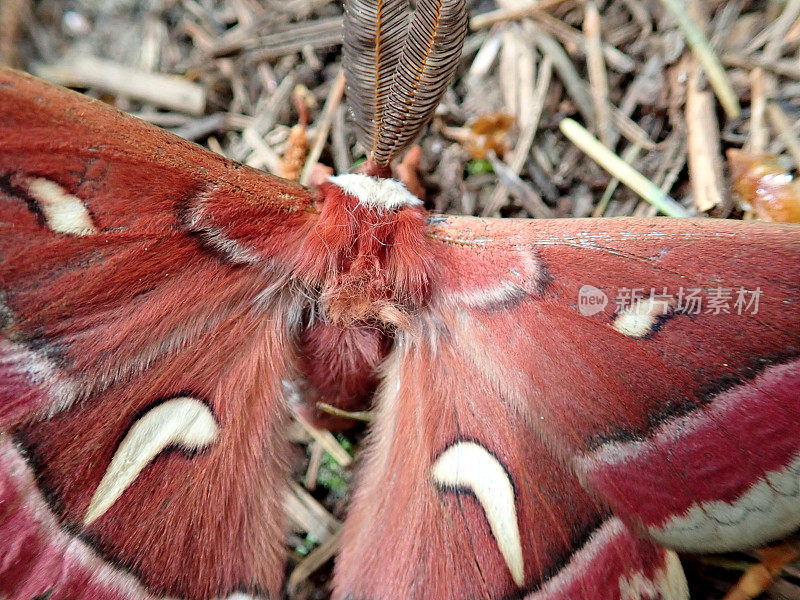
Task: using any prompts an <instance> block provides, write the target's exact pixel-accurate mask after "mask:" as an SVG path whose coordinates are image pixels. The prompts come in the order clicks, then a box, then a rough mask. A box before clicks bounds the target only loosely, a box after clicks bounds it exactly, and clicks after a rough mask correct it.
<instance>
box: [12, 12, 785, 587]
mask: <svg viewBox="0 0 800 600" xmlns="http://www.w3.org/2000/svg"><path fill="white" fill-rule="evenodd" d="M465 31H466V12H465V8H464V4H463V2H462V1H460V0H441V1H438V0H419V2H418V3H417V8H416V10H415V12H414V13H413V14H412V13H410V12H409V7H408V4H407V2H406V1H405V0H385V1H383V2H375V1H373V0H349V1H348V4H347V6H346V32H347V33H346V39H345V64H346V70H347V77H348V83H349V91H348V94H349V97H350V101H351V103H352V105H353V110H354V115H355V119H356V123H357V124H358V125H359V131H360V138H361V142H362V144H363V145H364V146H365V147H366V148H369V149H370V153H369V160H368V161H367V163H366V164H365V165H364V166H363V167H362V169H361V170H360V171H359V172H356V173H350V174H342V175H338V176H335V177H331V178H330V179H329V180H328V181H326V182H324V183H322V184H321V185H319V186H317V187H316V188H314V189H307V188H304V187H302V186H300V185H297V184H293V183H290V182H287V181H284V180H281V179H278V178H276V177H272V176H269V175H267V174H264V173H261V172H258V171H255V170H252V169H249V168H247V167H244V166H242V165H239V164H236V163H233V162H231V161H229V160H226V159H224V158H222V157H220V156H217V155H215V154H212V153H210V152H208V151H206V150H203V149H201V148H200V147H198V146H195V145H193V144H190V143H188V142H185V141H182V140H180V139H178V138H176V137H175V136H172V135H170V134H168V133H166V132H164V131H161V130H159V129H157V128H155V127H152V126H150V125H148V124H145V123H143V122H141V121H138V120H136V119H134V118H132V117H129V116H126V115H124V114H122V113H120V112H118V111H115V110H113V109H111V108H109V107H106V106H104V105H102V104H100V103H98V102H95V101H92V100H89V99H86V98H84V97H82V96H79V95H77V94H75V93H72V92H68V91H66V90H63V89H60V88H57V87H54V86H52V85H49V84H46V83H44V82H42V81H39V80H37V79H35V78H33V77H30V76H28V75H25V74H22V73H19V72H15V71H11V70H7V69H4V70H2V71H0V282H1V283H2V293H1V295H0V327H1V328H2V336H1V337H0V596H1V597H4V598H7V599H15V600H16V599H29V598H36V597H47V598H50V599H51V600H57V599H67V598H68V599H72V598H87V599H88V598H91V599H95V600H96V599H136V600H143V599H149V598H185V599H187V600H206V599H213V598H234V597H235V598H242V597H243V596H244V595H248V596H254V597H262V598H279V597H280V594H281V586H282V582H283V577H284V568H285V556H284V552H285V551H284V547H285V517H284V514H283V509H282V502H281V499H282V497H283V492H284V490H285V489H286V486H287V470H288V466H287V465H288V460H287V455H288V452H289V450H290V449H289V445H288V441H287V439H286V434H285V429H286V428H285V425H286V422H287V418H288V409H287V391H286V390H287V386H289V385H291V384H293V383H297V382H302V383H303V385H304V386H305V388H306V389H308V390H310V392H309V393H310V394H311V396H312V397H313V398H316V399H323V400H325V401H326V402H329V403H332V404H335V405H338V406H342V407H345V408H353V407H356V406H361V405H363V404H364V403H365V402H371V403H372V406H373V407H374V412H375V415H376V417H375V419H374V421H373V423H372V425H371V432H370V433H369V437H368V442H367V448H366V450H365V451H364V453H363V455H362V457H361V466H360V469H359V473H358V484H357V488H356V491H355V494H354V497H353V500H352V504H351V506H350V508H349V515H348V517H347V520H346V524H345V526H344V531H343V533H342V537H341V549H340V552H339V556H338V559H337V562H336V567H335V576H334V580H333V582H332V597H333V598H336V599H341V600H343V599H354V600H367V599H370V600H401V599H402V600H406V599H423V598H424V599H431V600H444V599H453V600H455V599H465V598H491V599H495V600H498V599H507V598H528V599H535V600H542V599H565V600H581V599H582V600H606V599H608V600H616V599H622V598H625V599H629V598H647V599H654V598H662V599H670V600H677V599H682V598H686V597H687V595H688V593H687V586H686V581H685V578H684V576H683V573H682V569H681V566H680V563H679V560H678V558H677V555H676V554H675V552H674V551H675V550H686V551H692V552H709V551H721V550H730V549H737V548H746V547H753V546H757V545H759V544H764V543H767V542H768V541H770V540H773V539H775V538H779V537H781V536H784V535H787V534H790V533H791V532H793V531H794V530H795V529H797V527H798V525H800V437H799V436H798V435H797V432H798V426H800V403H799V401H800V229H798V227H797V226H792V225H785V224H772V223H769V224H767V223H758V222H749V223H744V222H737V221H726V220H716V219H687V220H672V219H666V218H653V219H608V220H606V219H587V220H584V219H565V220H513V219H507V220H506V219H479V218H472V217H454V216H442V215H433V214H429V213H428V212H427V211H426V209H425V207H424V205H423V204H422V202H421V201H420V200H419V199H417V198H416V197H414V196H413V195H411V194H410V193H409V192H408V190H407V189H406V188H405V187H404V186H403V185H402V184H401V183H400V182H398V181H395V180H393V179H391V178H389V177H388V175H389V174H390V172H391V170H390V163H391V161H392V160H393V159H394V158H395V157H397V156H398V155H399V154H400V153H401V152H402V151H403V149H404V148H406V147H407V146H408V144H409V143H411V142H412V141H413V139H414V138H415V137H416V136H417V135H418V133H419V131H420V130H421V128H422V127H423V126H424V125H425V124H426V123H427V121H428V120H429V119H430V118H431V115H432V113H433V110H434V108H435V106H436V104H437V102H438V101H439V99H440V98H441V95H442V93H443V92H444V90H445V88H446V86H447V83H448V81H449V79H450V75H451V74H452V72H453V70H454V68H455V64H456V60H457V58H458V56H459V54H460V49H461V45H462V41H463V38H464V34H465ZM698 299H700V300H702V301H703V303H702V305H701V307H700V308H699V309H698V306H697V300H698Z"/></svg>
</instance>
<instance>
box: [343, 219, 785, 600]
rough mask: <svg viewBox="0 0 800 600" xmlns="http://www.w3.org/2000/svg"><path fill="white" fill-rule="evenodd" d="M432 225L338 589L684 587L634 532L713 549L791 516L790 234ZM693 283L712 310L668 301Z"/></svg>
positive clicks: (658, 222) (778, 526)
mask: <svg viewBox="0 0 800 600" xmlns="http://www.w3.org/2000/svg"><path fill="white" fill-rule="evenodd" d="M429 236H430V238H431V240H432V241H431V243H432V244H433V246H434V248H435V253H436V254H437V256H438V262H437V264H438V265H439V266H440V270H439V274H438V279H437V281H436V283H435V284H434V292H433V298H432V300H431V303H430V305H429V307H428V309H427V311H426V312H425V313H424V314H423V315H421V316H420V319H419V326H418V328H416V329H415V330H413V331H409V332H406V333H404V334H403V335H402V336H401V338H400V340H399V343H398V345H397V349H396V350H395V352H394V354H393V356H392V358H391V359H390V361H389V362H388V363H387V367H386V371H385V380H384V384H383V387H382V390H381V392H380V395H379V402H378V409H377V419H376V423H375V429H374V432H373V444H372V445H371V447H370V450H369V455H368V458H367V461H366V464H365V465H364V469H363V473H362V479H363V481H362V487H361V488H360V490H359V492H358V494H357V496H356V498H355V499H354V503H353V507H352V509H351V513H350V516H349V517H348V522H347V525H346V527H347V530H346V535H345V538H344V539H345V547H344V548H343V551H342V556H341V559H340V562H339V564H338V566H337V579H336V582H337V583H336V590H337V597H346V596H347V594H349V593H352V594H353V595H354V597H372V598H395V597H397V598H400V597H405V598H413V597H426V598H464V597H490V598H504V597H510V596H514V597H516V596H525V597H531V598H538V597H564V598H585V599H587V600H595V599H599V598H627V597H644V598H647V597H658V596H659V595H660V596H661V597H664V598H682V597H685V594H686V589H685V582H684V581H683V578H682V574H681V572H680V566H679V564H678V563H677V561H676V559H675V558H674V555H672V554H669V553H666V552H665V551H663V550H659V549H658V546H656V545H655V544H654V543H653V542H645V541H642V538H640V537H639V536H644V537H648V538H650V539H651V540H653V541H654V542H656V543H657V544H658V545H662V546H669V547H674V548H679V549H691V550H695V551H698V550H701V551H712V550H721V549H730V548H740V547H746V546H751V545H754V544H760V543H763V542H766V541H767V540H769V539H772V538H774V537H777V536H780V535H783V534H786V533H789V532H791V531H792V530H793V529H795V528H796V527H797V525H798V523H800V501H799V500H800V499H799V498H798V494H797V488H798V484H799V483H800V476H798V474H797V470H796V467H795V466H794V461H796V460H797V456H798V455H799V454H800V440H798V439H797V436H796V435H794V434H792V432H793V431H794V432H796V430H797V427H798V425H800V412H799V411H798V410H797V403H798V398H800V368H799V363H798V356H799V355H800V292H799V291H798V283H800V261H799V260H798V258H799V257H800V241H799V240H798V229H797V228H796V227H792V226H780V225H778V226H774V225H761V224H743V223H736V222H729V221H714V220H707V221H688V220H683V221H673V220H666V219H654V220H603V221H596V220H571V219H570V220H564V221H549V222H539V221H508V220H502V221H494V220H481V219H472V218H447V219H444V218H442V219H436V220H435V221H434V223H433V224H432V226H431V228H430V230H429ZM623 288H625V289H629V290H632V289H639V290H642V291H641V292H639V294H638V295H634V294H628V296H627V297H620V292H621V291H624V289H623ZM651 288H654V289H655V295H658V296H660V297H661V298H660V299H659V298H655V299H653V300H652V301H651V300H650V289H651ZM682 289H683V290H684V291H683V292H681V290H682ZM695 289H699V290H700V292H699V293H698V294H699V295H700V296H701V297H703V298H706V299H707V298H709V297H712V296H713V297H716V298H718V299H720V298H723V296H724V294H723V293H722V292H720V290H722V291H725V290H728V289H730V290H733V291H732V292H731V294H732V295H731V298H730V301H729V304H728V306H729V310H728V312H727V313H726V312H724V311H722V310H720V311H718V310H717V308H716V307H717V306H719V301H715V302H716V304H714V305H713V306H703V307H702V308H701V310H700V312H698V313H695V311H694V310H693V309H692V310H690V308H688V307H687V306H686V305H682V304H679V303H678V299H679V297H680V295H681V293H683V294H684V296H685V295H686V294H687V293H689V292H690V291H691V292H692V293H695V292H694V290H695ZM739 289H743V290H745V291H746V292H757V291H758V290H761V294H760V297H759V304H758V308H757V309H756V308H755V306H753V305H750V306H749V307H748V306H742V307H741V308H742V310H741V311H739V310H738V309H737V307H736V306H735V305H734V303H735V300H736V293H737V292H738V290H739ZM587 295H588V296H589V297H594V298H600V301H596V302H595V303H584V304H581V300H580V299H581V297H582V296H587ZM696 295H697V294H696ZM603 296H605V297H606V303H605V305H604V306H600V304H602V297H603ZM623 296H625V295H624V294H623ZM746 296H747V297H746V299H747V300H749V299H750V298H751V295H749V294H747V295H746ZM618 298H619V302H618V301H617V299H618ZM683 300H684V301H685V300H686V298H685V297H684V298H683ZM707 302H710V301H709V300H707ZM598 307H599V308H598ZM739 312H741V314H739ZM409 473H410V474H409ZM754 503H755V504H754ZM751 509H753V510H751ZM610 532H616V533H615V534H613V535H617V534H618V535H621V536H623V537H624V538H625V539H626V540H629V541H627V542H617V541H615V542H613V543H607V544H603V543H602V542H603V540H606V541H607V540H609V539H613V535H612V534H611V533H610ZM634 532H635V533H636V534H637V535H632V533H634ZM628 536H630V537H628ZM637 539H638V540H639V541H634V540H637ZM368 543H370V544H372V546H371V547H372V548H373V550H372V551H373V552H376V553H377V554H378V555H379V556H382V557H386V556H388V557H390V560H389V561H388V562H389V563H390V564H392V565H394V566H392V567H389V568H387V567H386V566H383V567H381V566H379V565H378V564H377V563H373V562H369V559H368V558H367V559H365V558H364V556H365V554H366V547H367V544H368ZM375 544H377V545H378V547H375ZM630 544H642V545H641V546H637V547H636V548H633V547H632V546H631V545H630ZM620 548H625V550H624V551H620ZM403 557H405V559H404V558H403ZM358 561H360V562H358ZM395 561H398V562H397V564H395ZM365 562H366V566H365ZM358 564H360V565H362V566H361V567H358V566H357V565H358ZM601 565H604V567H602V566H601ZM609 565H611V566H610V567H609ZM603 568H607V569H608V568H610V569H613V573H610V572H609V571H602V569H603ZM442 580H443V581H446V582H448V583H447V585H442V584H439V583H438V582H439V581H442ZM565 582H571V583H572V585H573V587H571V588H569V589H570V591H569V593H564V589H566V588H565V585H566V584H565ZM576 582H580V583H576ZM393 589H397V590H401V591H400V592H398V593H395V592H392V591H391V590H393ZM553 594H554V595H553Z"/></svg>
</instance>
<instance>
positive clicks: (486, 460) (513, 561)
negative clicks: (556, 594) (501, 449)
mask: <svg viewBox="0 0 800 600" xmlns="http://www.w3.org/2000/svg"><path fill="white" fill-rule="evenodd" d="M431 475H432V477H433V479H434V481H436V483H438V484H439V485H441V486H452V487H459V488H468V489H470V490H471V491H472V493H474V494H475V497H476V498H477V499H478V502H480V504H481V506H482V507H483V512H484V513H485V514H486V520H487V521H488V522H489V528H490V529H491V530H492V535H493V536H494V539H495V541H496V542H497V547H498V548H499V549H500V553H501V554H502V555H503V558H504V559H505V561H506V565H508V570H509V571H510V572H511V578H512V579H513V580H514V583H516V584H517V586H518V587H522V586H523V584H524V583H525V562H524V559H523V556H522V543H521V542H520V535H519V524H518V523H517V509H516V505H515V502H514V486H513V485H512V484H511V478H510V477H509V475H508V473H507V472H506V470H505V469H504V468H503V465H501V464H500V461H498V460H497V459H496V458H495V457H494V456H492V455H491V453H490V452H489V451H488V450H486V448H484V447H483V446H480V445H479V444H476V443H475V442H459V443H457V444H453V445H452V446H450V447H449V448H448V449H447V450H445V451H444V452H443V453H442V454H441V455H440V456H439V458H437V459H436V462H435V463H433V466H432V467H431Z"/></svg>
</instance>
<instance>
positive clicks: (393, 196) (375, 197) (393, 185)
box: [328, 173, 422, 210]
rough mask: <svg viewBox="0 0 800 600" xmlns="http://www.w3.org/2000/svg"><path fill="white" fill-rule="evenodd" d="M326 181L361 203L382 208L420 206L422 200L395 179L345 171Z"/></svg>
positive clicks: (395, 208) (393, 208)
mask: <svg viewBox="0 0 800 600" xmlns="http://www.w3.org/2000/svg"><path fill="white" fill-rule="evenodd" d="M328 181H330V182H331V183H333V184H334V185H337V186H339V187H340V188H342V189H343V190H344V191H345V193H347V194H348V195H350V196H353V197H354V198H357V199H358V201H359V202H360V203H361V204H364V205H366V206H371V207H375V208H380V209H384V210H397V209H400V208H403V207H404V206H421V205H422V200H420V199H419V198H417V197H416V196H415V195H414V194H412V193H411V192H409V191H408V188H406V186H404V185H403V184H402V183H400V182H399V181H397V180H396V179H382V178H380V177H370V176H369V175H363V174H361V173H347V174H345V175H336V176H334V177H329V178H328Z"/></svg>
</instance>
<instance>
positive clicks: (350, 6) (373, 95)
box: [344, 0, 467, 169]
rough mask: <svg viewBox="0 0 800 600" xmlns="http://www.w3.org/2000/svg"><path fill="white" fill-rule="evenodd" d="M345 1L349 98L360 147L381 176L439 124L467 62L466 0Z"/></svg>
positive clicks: (345, 60)
mask: <svg viewBox="0 0 800 600" xmlns="http://www.w3.org/2000/svg"><path fill="white" fill-rule="evenodd" d="M408 13H409V4H408V0H345V34H344V65H345V76H346V79H347V96H348V100H349V104H350V107H351V109H352V111H353V116H354V118H355V121H356V124H357V126H358V136H359V141H360V142H361V143H362V144H363V145H364V147H365V148H368V149H369V161H370V162H371V163H373V164H374V165H375V166H377V167H378V168H379V169H382V168H386V167H388V165H389V163H390V162H391V161H392V159H394V158H395V157H396V156H398V155H399V154H400V153H401V152H402V151H403V150H405V149H406V148H407V147H408V146H410V145H411V143H412V142H413V141H414V139H416V137H417V136H418V135H419V133H420V131H421V130H422V128H423V127H425V125H427V123H428V122H429V121H430V120H431V118H433V113H434V111H435V110H436V106H437V105H438V104H439V101H440V100H441V99H442V96H443V95H444V92H445V91H446V90H447V86H448V85H449V84H450V80H451V78H452V76H453V72H454V71H455V68H456V66H457V64H458V59H459V57H460V56H461V48H462V46H463V45H464V37H465V36H466V33H467V10H466V6H465V1H464V0H419V1H418V2H417V7H416V10H415V11H414V13H413V16H412V17H411V18H410V21H409V16H408Z"/></svg>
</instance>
